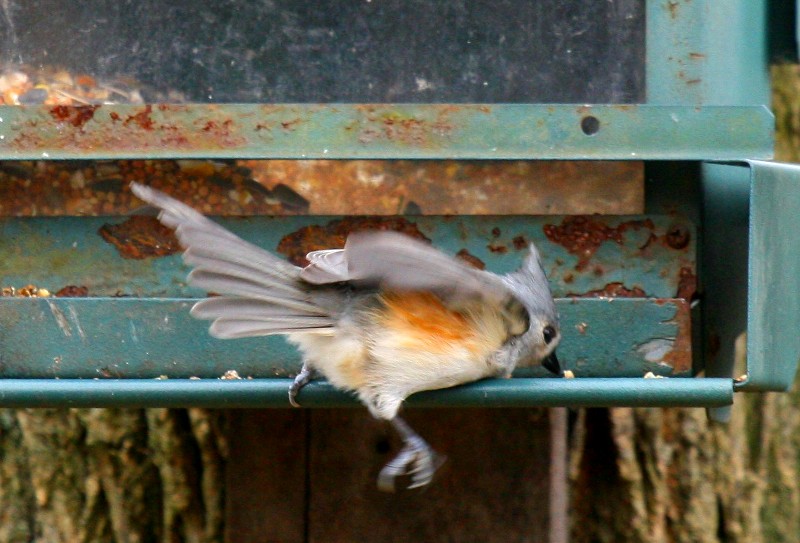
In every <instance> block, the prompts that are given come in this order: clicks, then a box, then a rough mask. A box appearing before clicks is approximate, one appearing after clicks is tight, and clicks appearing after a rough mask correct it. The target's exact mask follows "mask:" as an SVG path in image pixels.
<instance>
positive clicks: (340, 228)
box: [277, 217, 430, 266]
mask: <svg viewBox="0 0 800 543" xmlns="http://www.w3.org/2000/svg"><path fill="white" fill-rule="evenodd" d="M365 230H393V231H395V232H401V233H403V234H406V235H408V236H411V237H413V238H416V239H421V240H423V241H427V242H430V239H428V238H427V237H426V236H425V235H424V234H423V233H422V232H420V231H419V229H418V228H417V225H416V224H415V223H413V222H410V221H408V220H406V219H405V218H403V217H346V218H343V219H337V220H334V221H331V222H329V223H328V224H327V225H324V226H321V225H310V226H304V227H303V228H300V229H299V230H297V231H295V232H292V233H290V234H287V235H285V236H284V237H283V238H281V241H280V242H279V243H278V247H277V251H278V252H279V253H281V254H282V255H285V256H286V257H287V258H288V259H289V262H291V263H292V264H294V265H296V266H306V265H308V260H306V254H308V253H309V252H311V251H318V250H321V249H337V248H341V247H344V243H345V241H346V240H347V236H349V235H350V234H351V233H352V232H359V231H365Z"/></svg>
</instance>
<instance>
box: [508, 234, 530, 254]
mask: <svg viewBox="0 0 800 543" xmlns="http://www.w3.org/2000/svg"><path fill="white" fill-rule="evenodd" d="M511 243H512V244H513V245H514V249H516V250H517V251H522V250H523V249H527V247H528V242H527V241H526V240H525V237H524V236H517V237H515V238H514V239H512V240H511Z"/></svg>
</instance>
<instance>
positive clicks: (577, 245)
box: [543, 215, 655, 271]
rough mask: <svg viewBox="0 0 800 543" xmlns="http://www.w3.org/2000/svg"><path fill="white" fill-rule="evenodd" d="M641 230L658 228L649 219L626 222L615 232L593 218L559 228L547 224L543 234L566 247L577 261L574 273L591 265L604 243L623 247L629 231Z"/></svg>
mask: <svg viewBox="0 0 800 543" xmlns="http://www.w3.org/2000/svg"><path fill="white" fill-rule="evenodd" d="M641 228H648V229H650V230H651V231H652V230H654V229H655V224H653V221H652V220H650V219H643V220H634V221H626V222H623V223H620V224H619V225H617V226H616V227H613V228H612V227H611V226H609V225H607V224H605V223H602V222H600V221H597V220H594V219H593V218H591V217H587V216H583V215H578V216H570V217H565V218H564V219H563V220H562V221H561V224H560V225H555V224H546V225H544V227H543V230H544V234H545V236H547V239H549V240H550V241H552V242H553V243H557V244H558V245H561V246H563V247H564V248H565V249H566V250H567V251H569V252H570V253H572V254H574V255H576V256H577V257H578V264H577V265H576V266H575V269H576V270H578V271H581V270H583V269H585V268H586V267H587V266H588V265H589V261H590V260H591V258H592V256H594V253H595V252H597V249H599V248H600V246H601V245H602V244H603V243H605V242H606V241H613V242H615V243H617V244H618V245H622V244H623V243H624V235H625V232H626V231H628V230H631V229H633V230H639V229H641Z"/></svg>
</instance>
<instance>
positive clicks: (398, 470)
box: [378, 435, 444, 492]
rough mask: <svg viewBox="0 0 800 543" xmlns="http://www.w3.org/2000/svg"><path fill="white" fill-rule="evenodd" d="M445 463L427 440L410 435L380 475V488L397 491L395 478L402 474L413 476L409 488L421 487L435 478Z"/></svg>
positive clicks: (385, 490) (386, 490)
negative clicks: (435, 474) (434, 475)
mask: <svg viewBox="0 0 800 543" xmlns="http://www.w3.org/2000/svg"><path fill="white" fill-rule="evenodd" d="M443 463H444V457H443V456H440V455H438V454H437V453H436V452H435V451H434V450H433V449H431V447H430V445H428V444H427V443H426V442H425V440H423V439H422V438H421V437H419V436H416V435H415V436H412V437H409V438H408V439H407V440H406V441H405V445H404V446H403V448H402V450H401V451H400V453H399V454H398V455H397V456H396V457H394V459H392V460H391V461H390V462H389V463H388V464H386V465H385V466H384V467H383V469H381V473H380V475H378V489H379V490H382V491H384V492H394V491H395V480H396V479H397V478H398V477H400V476H402V475H410V476H411V484H410V485H408V488H419V487H422V486H425V485H427V484H428V483H430V482H431V480H432V479H433V474H434V473H435V472H436V470H437V469H439V467H440V466H441V465H442V464H443Z"/></svg>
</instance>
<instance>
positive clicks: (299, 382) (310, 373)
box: [289, 363, 315, 407]
mask: <svg viewBox="0 0 800 543" xmlns="http://www.w3.org/2000/svg"><path fill="white" fill-rule="evenodd" d="M314 373H315V372H314V368H312V367H311V366H309V365H308V364H305V363H304V364H303V367H302V369H300V373H298V374H297V377H295V378H294V382H293V383H292V385H291V386H290V387H289V403H290V404H292V406H294V407H300V404H299V403H297V399H296V398H297V395H298V394H299V393H300V390H301V389H302V388H303V387H304V386H306V385H307V384H308V382H309V381H311V379H312V378H313V377H314Z"/></svg>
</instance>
